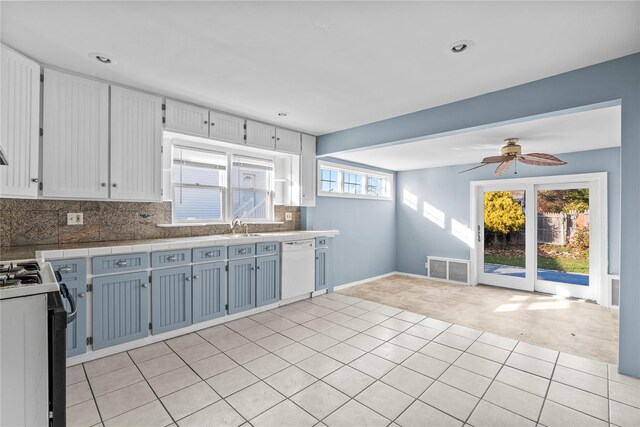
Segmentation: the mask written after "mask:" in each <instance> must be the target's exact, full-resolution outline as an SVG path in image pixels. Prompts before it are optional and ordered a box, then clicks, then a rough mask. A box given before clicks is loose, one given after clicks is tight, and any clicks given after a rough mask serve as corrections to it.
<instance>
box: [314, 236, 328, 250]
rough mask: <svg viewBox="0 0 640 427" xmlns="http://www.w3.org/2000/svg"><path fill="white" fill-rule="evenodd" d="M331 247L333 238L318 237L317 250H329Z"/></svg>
mask: <svg viewBox="0 0 640 427" xmlns="http://www.w3.org/2000/svg"><path fill="white" fill-rule="evenodd" d="M329 246H331V238H329V237H316V248H328V247H329Z"/></svg>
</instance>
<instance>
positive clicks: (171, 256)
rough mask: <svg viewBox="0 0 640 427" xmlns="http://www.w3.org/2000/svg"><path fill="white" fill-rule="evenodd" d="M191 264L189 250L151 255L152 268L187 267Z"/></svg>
mask: <svg viewBox="0 0 640 427" xmlns="http://www.w3.org/2000/svg"><path fill="white" fill-rule="evenodd" d="M190 262H191V251H190V250H189V249H180V250H172V251H161V252H152V253H151V267H153V268H158V267H173V266H176V265H185V264H189V263H190Z"/></svg>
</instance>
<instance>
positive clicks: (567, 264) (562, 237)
mask: <svg viewBox="0 0 640 427" xmlns="http://www.w3.org/2000/svg"><path fill="white" fill-rule="evenodd" d="M524 205H525V192H524V191H494V192H486V193H485V194H484V208H485V209H484V223H485V246H484V248H485V252H484V262H485V271H486V272H491V273H497V274H508V275H512V276H520V277H524V268H525V266H526V265H525V258H526V257H525V231H524V228H525V227H524V224H525V213H524V211H525V209H524ZM537 205H538V211H537V241H538V247H537V256H538V278H541V279H544V280H552V281H559V282H566V283H572V284H577V285H588V284H589V282H588V274H589V190H588V189H586V188H582V189H569V190H544V191H537ZM505 266H510V267H516V268H511V269H509V268H504V267H505ZM562 273H565V274H562ZM571 273H575V274H571Z"/></svg>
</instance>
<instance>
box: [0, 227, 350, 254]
mask: <svg viewBox="0 0 640 427" xmlns="http://www.w3.org/2000/svg"><path fill="white" fill-rule="evenodd" d="M251 234H252V235H250V236H244V235H242V234H235V235H231V234H214V235H211V236H199V237H178V238H174V239H148V240H119V241H105V242H88V243H72V244H59V245H35V246H13V247H3V248H0V260H3V261H4V260H18V259H33V258H36V259H56V258H71V257H88V256H96V255H111V254H122V253H131V252H151V251H162V250H167V249H184V248H197V247H202V246H216V245H223V246H228V245H236V244H245V243H256V242H270V241H278V242H285V241H289V240H300V239H313V238H316V237H333V236H337V235H338V234H340V232H339V231H338V230H298V231H282V232H273V233H251Z"/></svg>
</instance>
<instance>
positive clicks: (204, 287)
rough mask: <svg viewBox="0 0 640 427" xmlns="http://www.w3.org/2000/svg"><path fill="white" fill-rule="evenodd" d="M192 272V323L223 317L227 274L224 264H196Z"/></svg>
mask: <svg viewBox="0 0 640 427" xmlns="http://www.w3.org/2000/svg"><path fill="white" fill-rule="evenodd" d="M192 272H193V279H192V283H193V323H198V322H204V321H205V320H210V319H215V318H216V317H220V316H224V314H225V304H226V297H227V295H226V289H225V288H226V284H227V272H226V270H225V263H224V261H222V262H210V263H206V264H197V265H194V266H193V267H192Z"/></svg>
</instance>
